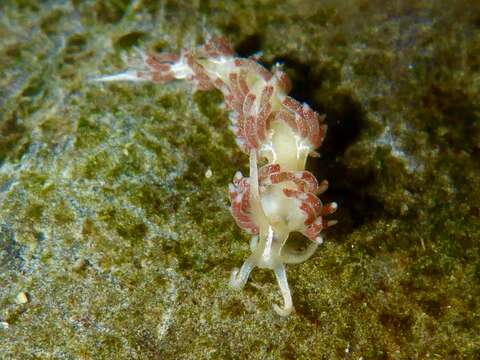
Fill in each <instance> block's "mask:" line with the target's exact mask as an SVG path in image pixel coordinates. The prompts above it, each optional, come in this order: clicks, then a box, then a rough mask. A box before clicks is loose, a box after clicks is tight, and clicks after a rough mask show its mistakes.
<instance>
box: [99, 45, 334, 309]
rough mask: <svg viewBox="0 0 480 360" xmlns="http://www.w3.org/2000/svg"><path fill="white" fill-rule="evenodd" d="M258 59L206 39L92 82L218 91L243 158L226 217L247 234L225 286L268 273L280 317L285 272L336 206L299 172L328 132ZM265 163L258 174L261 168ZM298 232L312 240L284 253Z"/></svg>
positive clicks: (314, 241) (318, 239) (287, 296)
mask: <svg viewBox="0 0 480 360" xmlns="http://www.w3.org/2000/svg"><path fill="white" fill-rule="evenodd" d="M257 60H258V59H257V58H256V57H250V58H240V57H237V56H236V54H235V52H234V51H233V49H232V47H231V46H230V45H229V44H228V42H227V41H226V40H225V39H224V38H219V37H217V38H210V39H209V40H208V41H207V42H206V43H205V44H204V45H203V46H201V47H198V48H195V49H193V50H187V49H184V50H183V51H182V52H181V54H180V56H178V55H175V54H170V53H168V54H166V53H164V54H148V55H147V54H144V53H141V52H140V53H139V57H138V58H137V59H136V60H135V61H130V62H129V64H130V67H131V69H130V70H127V71H126V72H123V73H120V74H116V75H110V76H104V77H100V78H98V79H96V80H98V81H118V80H131V81H151V82H154V83H165V82H168V81H171V80H175V79H184V80H187V81H189V82H191V83H193V85H194V87H195V88H196V89H197V90H210V89H213V88H216V89H218V90H220V91H221V92H222V94H223V96H224V98H225V104H226V107H227V109H229V110H230V121H231V126H230V128H231V130H232V131H233V132H234V134H235V136H236V142H237V144H238V146H239V147H240V148H241V150H242V151H243V152H245V153H246V154H248V155H249V165H250V174H249V176H248V177H245V176H243V175H242V174H241V173H240V172H237V173H236V174H235V176H234V178H233V183H232V184H230V186H229V194H230V200H231V207H230V211H231V214H232V216H233V218H234V219H235V222H236V223H237V225H238V226H239V227H240V228H242V229H244V230H245V231H246V232H247V233H249V234H251V236H252V238H251V241H250V249H251V255H250V256H249V257H248V258H247V260H246V261H245V262H244V263H243V265H242V267H241V268H240V269H239V270H238V269H234V270H233V272H232V274H231V279H230V285H231V286H232V287H233V288H236V289H241V288H242V287H243V286H244V285H245V284H246V282H247V280H248V277H249V275H250V272H251V271H252V270H253V268H254V267H259V268H266V269H271V270H273V271H274V273H275V276H276V278H277V281H278V284H279V286H280V290H281V293H282V296H283V299H284V305H283V307H280V306H278V305H274V309H275V311H276V312H277V313H278V314H280V315H283V316H286V315H288V314H290V313H291V312H292V311H293V309H294V307H293V303H292V297H291V293H290V289H289V286H288V282H287V276H286V271H285V264H294V263H300V262H303V261H305V260H307V259H308V258H309V257H311V256H312V255H313V253H314V252H315V250H316V249H317V247H318V245H319V244H321V243H322V242H323V238H322V236H321V235H320V233H321V231H322V230H324V229H326V228H328V227H329V226H332V225H334V224H335V223H336V221H333V220H330V221H329V220H326V219H325V216H327V215H329V214H332V213H333V212H334V211H335V210H336V209H337V204H336V203H334V202H333V203H328V204H325V205H324V204H322V202H321V201H320V199H319V198H318V195H319V194H321V193H323V192H324V191H325V190H326V189H327V187H328V183H327V182H326V181H323V182H321V183H318V182H317V180H316V178H315V176H314V175H313V174H312V173H310V172H309V171H306V170H305V165H306V161H307V157H308V156H309V155H310V156H317V155H318V154H317V153H316V152H315V150H316V149H317V148H318V147H319V146H320V145H321V143H322V141H323V139H324V137H325V133H326V130H327V126H326V125H325V124H324V122H323V121H324V117H322V116H319V115H318V114H317V113H316V112H315V111H313V110H312V109H311V108H310V107H309V106H308V105H307V104H305V103H304V104H301V103H299V102H298V101H296V100H294V99H293V98H291V97H289V96H288V95H287V94H288V92H289V91H290V88H291V84H290V80H289V78H288V76H287V75H286V74H285V73H284V72H283V71H281V68H280V66H278V65H276V66H275V67H274V69H273V71H272V72H270V71H269V70H267V69H266V68H265V67H263V66H262V65H261V64H259V63H258V62H257ZM262 161H263V162H264V164H263V165H262V166H259V162H262ZM293 232H299V233H301V234H303V235H304V236H306V237H307V238H308V239H310V240H311V243H310V244H309V246H308V247H307V248H306V249H305V250H303V251H301V252H299V251H293V250H291V249H288V248H287V247H286V246H285V243H286V241H287V239H288V237H289V235H290V234H291V233H293Z"/></svg>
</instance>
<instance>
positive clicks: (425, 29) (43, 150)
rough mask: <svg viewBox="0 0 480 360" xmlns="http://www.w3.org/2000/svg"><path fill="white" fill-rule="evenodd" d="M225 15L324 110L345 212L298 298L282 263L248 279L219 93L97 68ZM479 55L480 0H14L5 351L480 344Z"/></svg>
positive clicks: (3, 197)
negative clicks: (235, 272) (242, 277)
mask: <svg viewBox="0 0 480 360" xmlns="http://www.w3.org/2000/svg"><path fill="white" fill-rule="evenodd" d="M207 33H211V34H218V35H224V36H225V37H227V38H228V39H229V40H230V41H231V42H232V43H233V44H234V47H235V49H236V50H237V51H238V52H239V53H240V54H241V55H242V56H248V55H250V54H253V53H255V52H257V51H262V52H263V57H262V61H263V63H264V64H266V65H268V66H271V65H273V64H274V63H275V62H281V63H283V64H284V69H285V71H286V72H287V73H288V74H289V75H290V77H291V79H292V83H293V92H292V95H293V96H294V97H295V98H297V99H299V100H301V101H306V102H308V103H309V104H310V105H311V106H312V108H314V109H316V110H318V111H319V112H322V113H326V115H327V122H328V125H329V131H328V134H327V139H326V142H325V143H324V145H323V147H322V148H321V149H320V153H321V154H322V157H321V158H320V159H311V161H310V162H309V168H310V169H311V170H312V171H313V172H315V174H316V175H317V177H318V178H319V179H323V178H327V179H328V180H329V182H330V184H331V187H330V189H329V190H328V191H327V193H326V194H325V196H324V197H323V199H325V201H333V200H334V201H337V202H338V203H339V211H338V212H337V214H336V219H337V220H338V221H339V223H338V225H337V226H336V228H332V229H329V230H328V232H327V241H326V243H325V245H324V246H323V247H321V248H320V249H319V250H318V251H317V253H316V255H315V256H314V257H313V258H312V259H310V260H309V261H307V262H305V263H303V264H300V265H296V266H290V267H289V268H288V274H289V282H290V286H291V289H292V292H293V301H294V304H295V307H296V313H295V314H293V315H292V316H290V317H288V318H281V317H279V316H278V315H277V314H276V313H275V312H274V311H273V310H272V304H273V303H278V302H280V301H281V297H280V294H279V291H278V289H277V286H276V284H275V281H274V279H273V275H272V273H271V272H268V271H263V270H258V269H256V270H255V271H254V272H253V273H252V277H251V279H250V281H249V282H248V283H247V285H246V287H245V289H244V290H243V291H241V292H235V291H233V290H231V289H230V288H229V287H228V279H229V276H230V271H231V270H232V268H234V267H236V266H239V265H240V264H241V263H242V262H243V260H244V259H245V257H246V256H247V254H248V240H249V239H248V237H247V236H246V235H245V234H244V233H242V232H241V231H240V230H239V229H238V228H237V227H236V225H235V223H234V221H233V219H232V218H231V217H230V214H229V211H228V206H229V204H228V199H227V195H228V194H227V184H228V182H229V181H231V178H232V177H233V174H234V173H235V171H237V170H242V171H244V173H245V172H246V171H247V163H248V159H247V157H246V156H245V154H243V153H242V152H241V151H240V150H239V149H238V148H237V146H236V145H235V141H234V137H233V135H232V134H231V132H230V131H229V130H228V128H227V125H228V114H227V112H226V110H225V109H223V108H222V98H221V95H220V93H219V92H216V91H211V92H204V93H195V94H192V92H191V89H190V87H189V86H188V85H187V84H184V83H181V82H175V83H171V84H166V85H157V86H155V85H151V84H140V83H139V84H131V83H115V84H98V83H94V82H92V81H90V80H91V79H93V78H95V77H97V76H100V75H104V74H111V73H115V72H117V71H121V70H124V69H125V65H124V64H123V63H122V60H121V55H122V53H126V54H129V53H131V52H133V50H134V47H140V48H143V49H146V50H149V51H175V52H177V51H179V50H180V49H181V48H182V47H192V46H195V45H198V44H200V43H202V42H203V41H204V39H205V36H206V34H207ZM479 54H480V7H479V4H478V2H476V1H473V0H472V1H467V0H460V1H454V0H447V1H434V0H428V1H427V0H424V1H413V0H412V1H407V0H405V1H391V2H387V1H361V0H351V1H348V0H343V1H316V0H315V1H314V0H310V1H308V0H296V1H293V0H292V1H282V2H279V1H272V0H270V1H269V0H267V1H265V0H257V1H222V2H221V1H218V2H217V1H201V0H199V1H186V0H185V1H183V0H182V1H149V0H143V1H142V0H138V1H123V0H121V1H110V2H107V1H99V0H98V1H94V0H89V1H74V0H72V1H58V2H57V1H49V2H43V3H42V2H32V1H23V0H17V1H14V0H11V1H9V0H7V1H4V2H2V4H1V5H0V61H1V66H0V284H1V286H0V358H2V359H229V358H234V359H247V358H248V359H279V358H281V359H352V360H353V359H360V358H363V359H412V358H418V359H429V358H431V359H475V358H479V357H480V336H479V335H478V334H480V305H479V300H478V299H479V298H480V285H479V283H480V251H479V248H480V247H479V240H480V160H479V159H480V118H479V117H480V96H479V94H480V57H479ZM206 174H207V176H206ZM210 175H211V176H210ZM297 241H298V246H299V247H301V246H304V245H305V242H304V241H303V240H302V239H298V240H297Z"/></svg>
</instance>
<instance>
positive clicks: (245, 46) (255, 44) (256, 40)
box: [235, 34, 262, 58]
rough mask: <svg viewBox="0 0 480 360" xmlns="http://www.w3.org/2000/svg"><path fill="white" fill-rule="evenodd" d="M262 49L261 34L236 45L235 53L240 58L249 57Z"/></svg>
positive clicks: (249, 37) (248, 37)
mask: <svg viewBox="0 0 480 360" xmlns="http://www.w3.org/2000/svg"><path fill="white" fill-rule="evenodd" d="M261 49H262V37H261V36H260V34H253V35H250V36H247V37H246V38H244V39H243V40H242V41H241V42H239V43H238V44H236V46H235V51H236V53H237V54H238V56H239V57H243V58H246V57H249V56H251V55H253V54H255V53H258V52H259V51H260V50H261Z"/></svg>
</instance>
